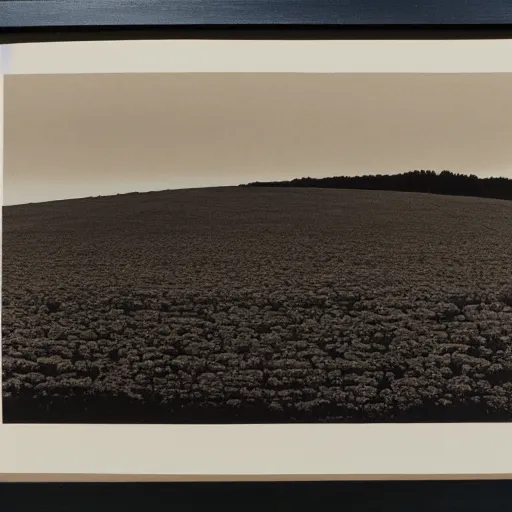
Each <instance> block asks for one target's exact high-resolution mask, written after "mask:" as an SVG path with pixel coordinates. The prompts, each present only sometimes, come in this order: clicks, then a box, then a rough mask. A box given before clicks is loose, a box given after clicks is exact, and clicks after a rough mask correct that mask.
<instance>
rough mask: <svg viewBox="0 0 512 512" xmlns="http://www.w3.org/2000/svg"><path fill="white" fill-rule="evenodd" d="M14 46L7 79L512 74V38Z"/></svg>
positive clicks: (34, 44) (10, 53)
mask: <svg viewBox="0 0 512 512" xmlns="http://www.w3.org/2000/svg"><path fill="white" fill-rule="evenodd" d="M9 47H10V49H9V57H10V58H9V59H7V60H8V61H9V66H8V69H5V70H4V73H6V74H15V75H18V74H27V73H28V74H41V73H42V74H45V73H52V74H53V73H165V72H173V73H191V72H201V73H206V72H211V73H228V72H240V73H242V72H243V73H245V72H251V73H503V72H511V71H512V40H483V41H478V40H469V41H458V40H456V41H206V40H199V41H198V40H176V41H172V40H171V41H106V42H98V41H95V42H66V43H30V44H15V45H9ZM6 55H7V54H6Z"/></svg>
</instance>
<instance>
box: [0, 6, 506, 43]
mask: <svg viewBox="0 0 512 512" xmlns="http://www.w3.org/2000/svg"><path fill="white" fill-rule="evenodd" d="M1 1H2V0H0V2H1ZM4 1H5V0H4ZM32 1H33V0H32ZM36 1H39V0H36ZM510 21H511V22H510V23H508V24H501V25H495V24H480V25H476V24H465V25H463V24H459V25H450V24H447V25H442V26H441V25H391V24H390V25H380V26H376V25H373V26H372V25H358V26H354V25H344V26H342V25H338V26H336V25H317V26H312V25H309V26H308V25H273V26H269V25H266V26H265V25H242V24H240V25H174V26H170V25H168V26H162V25H160V26H156V25H138V26H135V25H101V26H100V25H98V26H72V25H68V26H59V27H53V26H40V27H2V26H1V25H0V44H15V43H48V42H72V41H111V40H114V41H115V40H127V41H128V40H166V39H167V40H168V39H175V40H180V39H181V40H187V39H188V40H192V39H196V40H411V41H412V40H458V39H465V40H478V39H480V40H484V39H488V40H489V39H510V38H512V19H511V20H510Z"/></svg>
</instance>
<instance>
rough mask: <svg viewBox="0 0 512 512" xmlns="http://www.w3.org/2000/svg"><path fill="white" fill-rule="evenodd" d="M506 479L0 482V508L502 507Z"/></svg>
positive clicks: (509, 485) (464, 511)
mask: <svg viewBox="0 0 512 512" xmlns="http://www.w3.org/2000/svg"><path fill="white" fill-rule="evenodd" d="M511 499H512V481H510V480H481V481H469V480H466V481H464V480H460V481H440V480H438V481H405V482H404V481H401V482H400V481H381V482H377V481H353V482H326V481H324V482H259V483H256V482H209V483H196V482H188V483H185V482H180V483H164V482H159V483H147V482H146V483H117V482H116V483H112V482H109V483H58V482H53V483H3V484H0V500H1V502H2V504H3V506H4V507H5V510H9V511H12V512H18V511H19V512H25V511H27V510H36V509H37V510H38V511H41V512H44V511H46V510H48V511H50V510H51V511H52V512H59V511H64V510H70V509H72V510H74V511H75V512H82V511H84V512H85V511H91V510H94V511H96V512H102V511H107V510H108V511H111V510H124V511H131V510H142V509H144V510H151V511H155V512H156V511H159V510H166V511H167V510H183V511H188V510H201V509H204V508H207V509H209V510H223V511H226V510H251V511H252V510H268V511H274V510H275V511H287V510H311V509H314V510H319V511H322V510H346V511H350V512H370V511H372V512H373V511H376V510H381V511H392V512H402V511H404V512H405V511H410V510H415V511H418V512H431V511H432V512H434V511H435V512H473V511H474V512H476V511H478V512H480V511H483V510H485V511H486V512H494V511H496V512H497V511H500V512H501V511H503V510H508V508H509V503H510V500H511Z"/></svg>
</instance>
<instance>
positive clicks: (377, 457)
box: [0, 424, 512, 480]
mask: <svg viewBox="0 0 512 512" xmlns="http://www.w3.org/2000/svg"><path fill="white" fill-rule="evenodd" d="M511 434H512V424H480V425H479V424H445V425H441V424H427V425H420V424H412V425H405V424H401V425H384V424H381V425H378V424H376V425H334V424H329V425H293V426H287V425H222V426H208V425H174V426H161V425H152V426H148V425H145V426H139V425H123V426H117V425H3V426H2V427H1V429H0V454H1V457H0V474H2V473H3V474H8V473H10V474H18V475H19V474H38V475H41V476H42V475H45V474H46V475H48V474H49V475H52V474H53V475H55V474H81V475H84V474H95V475H98V474H103V475H123V474H125V475H141V476H146V477H147V476H148V475H153V476H156V477H162V476H164V475H166V476H167V477H168V478H169V479H170V480H183V479H191V480H202V479H205V478H206V479H208V478H212V477H213V478H215V477H222V478H225V479H235V480H237V479H247V478H248V477H251V478H254V479H255V480H258V479H260V478H262V479H268V478H269V477H274V478H275V477H280V479H290V480H293V479H296V478H304V477H305V476H308V477H309V478H312V479H318V478H319V477H322V478H325V479H334V480H336V479H340V480H346V479H354V478H362V479H365V478H371V479H382V478H384V479H389V477H390V476H392V477H393V476H394V477H396V476H397V475H399V476H400V477H402V478H411V477H418V476H422V477H424V478H428V477H429V475H436V476H441V477H443V476H450V475H452V476H453V475H459V476H462V477H470V476H478V475H480V476H483V477H485V476H486V475H494V476H499V477H502V478H505V477H508V478H511V477H512V443H511V442H510V439H511ZM0 478H1V476H0Z"/></svg>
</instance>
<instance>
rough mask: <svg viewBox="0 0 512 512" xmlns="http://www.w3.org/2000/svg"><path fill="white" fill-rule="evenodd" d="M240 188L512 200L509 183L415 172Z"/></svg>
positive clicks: (304, 180)
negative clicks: (403, 193)
mask: <svg viewBox="0 0 512 512" xmlns="http://www.w3.org/2000/svg"><path fill="white" fill-rule="evenodd" d="M241 186H243V187H316V188H345V189H363V190H390V191H397V192H423V193H429V194H444V195H454V196H473V197H486V198H492V199H508V200H511V199H512V179H508V178H479V177H478V176H476V175H474V174H471V175H465V174H458V173H453V172H451V171H446V170H445V171H442V172H440V173H437V172H436V171H431V170H415V171H411V172H406V173H402V174H394V175H382V174H377V175H364V176H334V177H330V178H310V177H307V178H296V179H293V180H291V181H271V182H259V181H256V182H252V183H248V184H244V185H241Z"/></svg>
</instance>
